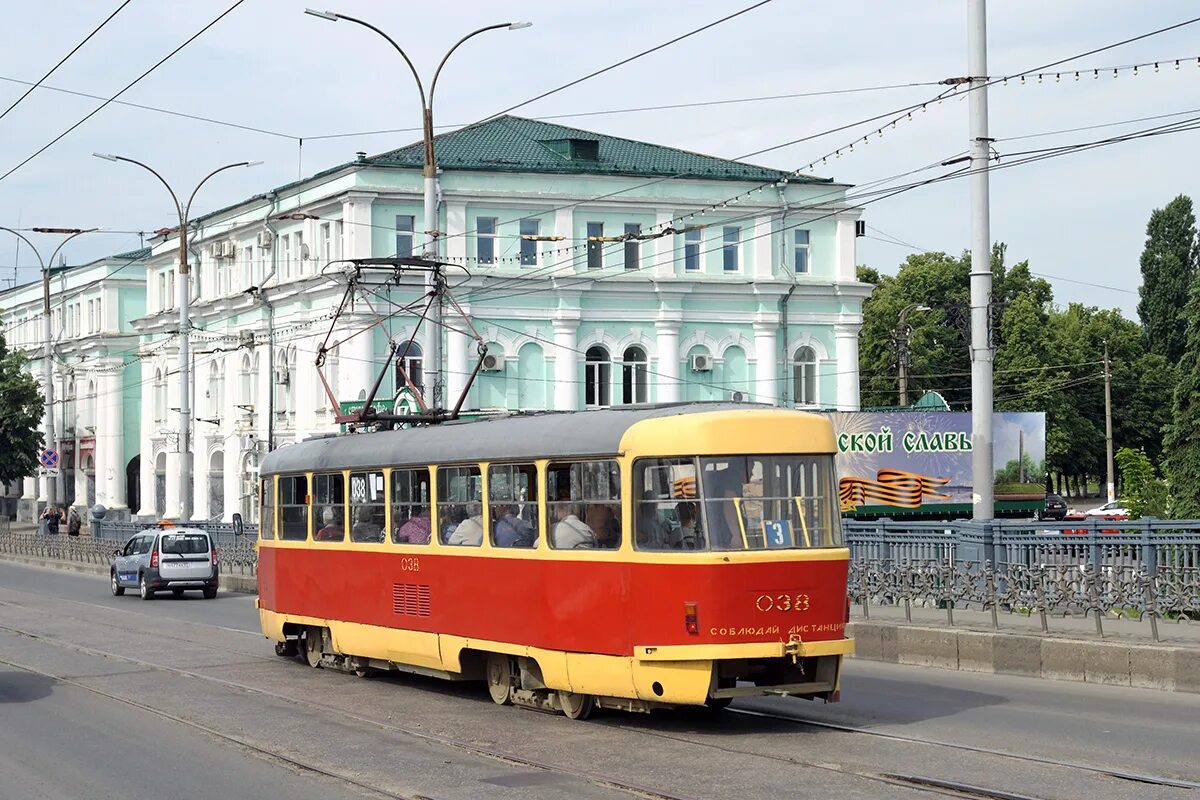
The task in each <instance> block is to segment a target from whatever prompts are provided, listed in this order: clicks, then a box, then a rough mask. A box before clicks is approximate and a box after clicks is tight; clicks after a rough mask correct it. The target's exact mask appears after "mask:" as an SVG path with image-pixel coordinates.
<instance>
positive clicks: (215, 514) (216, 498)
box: [208, 450, 225, 519]
mask: <svg viewBox="0 0 1200 800" xmlns="http://www.w3.org/2000/svg"><path fill="white" fill-rule="evenodd" d="M223 516H225V453H223V452H222V451H220V450H217V451H215V452H214V453H213V454H212V455H211V456H210V457H209V461H208V517H209V519H220V518H221V517H223Z"/></svg>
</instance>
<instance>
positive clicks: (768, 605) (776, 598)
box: [754, 594, 810, 613]
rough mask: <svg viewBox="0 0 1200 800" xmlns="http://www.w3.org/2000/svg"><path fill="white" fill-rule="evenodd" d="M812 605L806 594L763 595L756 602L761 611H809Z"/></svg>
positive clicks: (755, 605)
mask: <svg viewBox="0 0 1200 800" xmlns="http://www.w3.org/2000/svg"><path fill="white" fill-rule="evenodd" d="M809 605H810V601H809V597H808V595H806V594H762V595H759V596H758V599H757V600H755V601H754V607H755V608H757V609H758V610H759V611H784V612H787V611H798V612H801V613H803V612H805V611H808V608H809Z"/></svg>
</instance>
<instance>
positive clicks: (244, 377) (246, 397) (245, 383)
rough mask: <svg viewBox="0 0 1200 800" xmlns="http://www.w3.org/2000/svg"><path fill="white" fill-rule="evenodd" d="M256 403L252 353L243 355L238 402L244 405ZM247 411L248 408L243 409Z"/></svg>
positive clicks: (239, 376)
mask: <svg viewBox="0 0 1200 800" xmlns="http://www.w3.org/2000/svg"><path fill="white" fill-rule="evenodd" d="M253 403H254V368H253V367H251V366H250V354H249V353H245V354H243V355H242V369H241V372H240V373H239V374H238V404H239V405H243V406H248V405H253ZM242 410H243V411H245V410H246V409H242Z"/></svg>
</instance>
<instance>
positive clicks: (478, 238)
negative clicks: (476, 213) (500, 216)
mask: <svg viewBox="0 0 1200 800" xmlns="http://www.w3.org/2000/svg"><path fill="white" fill-rule="evenodd" d="M497 224H498V220H497V219H496V218H495V217H476V218H475V261H476V262H478V263H480V264H495V263H496V226H497Z"/></svg>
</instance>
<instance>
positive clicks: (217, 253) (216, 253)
mask: <svg viewBox="0 0 1200 800" xmlns="http://www.w3.org/2000/svg"><path fill="white" fill-rule="evenodd" d="M208 257H209V258H220V257H221V243H220V242H213V243H212V244H210V245H209V246H208Z"/></svg>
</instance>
